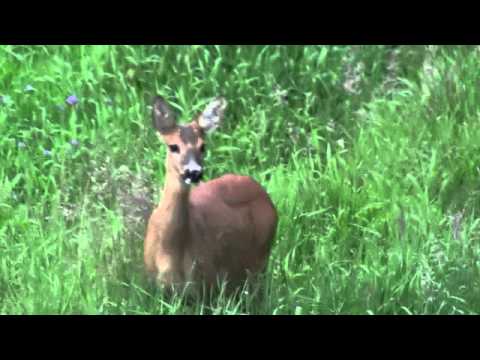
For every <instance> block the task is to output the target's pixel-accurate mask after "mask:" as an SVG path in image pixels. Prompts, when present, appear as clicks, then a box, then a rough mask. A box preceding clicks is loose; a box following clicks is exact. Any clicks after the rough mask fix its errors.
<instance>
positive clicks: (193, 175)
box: [184, 170, 203, 184]
mask: <svg viewBox="0 0 480 360" xmlns="http://www.w3.org/2000/svg"><path fill="white" fill-rule="evenodd" d="M202 176H203V173H202V172H201V171H198V170H193V171H190V170H186V171H185V174H184V178H185V180H187V179H189V180H190V181H191V182H192V183H194V184H196V183H198V182H199V181H200V180H201V179H202Z"/></svg>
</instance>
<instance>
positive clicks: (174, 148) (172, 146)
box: [168, 145, 180, 153]
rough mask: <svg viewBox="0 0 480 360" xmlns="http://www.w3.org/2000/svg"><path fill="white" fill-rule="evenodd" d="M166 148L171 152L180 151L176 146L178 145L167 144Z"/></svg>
mask: <svg viewBox="0 0 480 360" xmlns="http://www.w3.org/2000/svg"><path fill="white" fill-rule="evenodd" d="M168 148H169V149H170V151H171V152H172V153H178V152H180V149H179V148H178V145H168Z"/></svg>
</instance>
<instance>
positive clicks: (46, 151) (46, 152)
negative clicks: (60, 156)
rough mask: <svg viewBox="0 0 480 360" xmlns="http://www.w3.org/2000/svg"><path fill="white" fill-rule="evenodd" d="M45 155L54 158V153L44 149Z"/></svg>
mask: <svg viewBox="0 0 480 360" xmlns="http://www.w3.org/2000/svg"><path fill="white" fill-rule="evenodd" d="M43 155H45V156H48V157H50V156H52V152H51V151H50V150H47V149H44V150H43Z"/></svg>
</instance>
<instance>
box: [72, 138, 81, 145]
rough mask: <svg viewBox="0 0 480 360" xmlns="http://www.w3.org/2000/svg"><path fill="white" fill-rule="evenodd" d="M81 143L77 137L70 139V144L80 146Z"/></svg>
mask: <svg viewBox="0 0 480 360" xmlns="http://www.w3.org/2000/svg"><path fill="white" fill-rule="evenodd" d="M79 144H80V143H79V142H78V140H77V139H73V140H70V145H72V146H78V145H79Z"/></svg>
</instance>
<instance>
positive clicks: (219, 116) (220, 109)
mask: <svg viewBox="0 0 480 360" xmlns="http://www.w3.org/2000/svg"><path fill="white" fill-rule="evenodd" d="M226 108H227V100H225V98H223V97H217V98H215V99H214V100H212V101H211V102H210V103H209V104H208V105H207V107H206V108H205V110H203V112H202V113H201V114H200V116H199V117H198V119H197V123H198V125H199V126H200V127H201V128H202V129H203V130H204V131H206V132H211V131H214V130H215V129H216V128H217V127H218V126H220V124H221V123H222V120H223V115H224V113H225V109H226Z"/></svg>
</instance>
